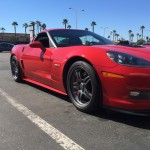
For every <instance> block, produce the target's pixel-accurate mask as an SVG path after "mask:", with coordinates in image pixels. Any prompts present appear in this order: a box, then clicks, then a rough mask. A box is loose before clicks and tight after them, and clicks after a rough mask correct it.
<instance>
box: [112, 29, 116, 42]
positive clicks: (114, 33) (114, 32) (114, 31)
mask: <svg viewBox="0 0 150 150" xmlns="http://www.w3.org/2000/svg"><path fill="white" fill-rule="evenodd" d="M116 32H117V31H116V30H113V32H112V33H113V41H114V40H115V35H116Z"/></svg>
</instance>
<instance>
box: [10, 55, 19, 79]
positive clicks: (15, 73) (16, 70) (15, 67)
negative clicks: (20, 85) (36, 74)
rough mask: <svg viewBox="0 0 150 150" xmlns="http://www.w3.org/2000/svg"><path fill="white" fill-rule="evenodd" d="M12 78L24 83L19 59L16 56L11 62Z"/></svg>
mask: <svg viewBox="0 0 150 150" xmlns="http://www.w3.org/2000/svg"><path fill="white" fill-rule="evenodd" d="M10 65H11V73H12V77H13V79H14V80H15V81H16V82H20V81H22V76H21V69H20V66H19V62H18V59H17V57H16V56H15V55H14V56H12V58H11V60H10Z"/></svg>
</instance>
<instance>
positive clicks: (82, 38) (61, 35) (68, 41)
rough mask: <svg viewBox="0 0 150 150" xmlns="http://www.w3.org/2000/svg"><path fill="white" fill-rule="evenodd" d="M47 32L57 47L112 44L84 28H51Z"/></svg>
mask: <svg viewBox="0 0 150 150" xmlns="http://www.w3.org/2000/svg"><path fill="white" fill-rule="evenodd" d="M49 34H50V36H51V37H52V39H53V41H54V43H55V44H56V46H57V47H66V46H81V45H82V46H91V45H110V44H114V43H113V42H112V41H110V40H108V39H106V38H104V37H102V36H100V35H98V34H95V33H93V32H90V31H84V30H71V29H66V30H51V31H49Z"/></svg>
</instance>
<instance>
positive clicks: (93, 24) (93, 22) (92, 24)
mask: <svg viewBox="0 0 150 150" xmlns="http://www.w3.org/2000/svg"><path fill="white" fill-rule="evenodd" d="M96 25H97V24H96V22H95V21H92V23H91V26H92V31H93V32H94V26H96Z"/></svg>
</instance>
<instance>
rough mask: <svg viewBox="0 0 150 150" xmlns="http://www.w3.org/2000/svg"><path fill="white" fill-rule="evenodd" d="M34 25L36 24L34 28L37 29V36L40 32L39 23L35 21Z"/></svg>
mask: <svg viewBox="0 0 150 150" xmlns="http://www.w3.org/2000/svg"><path fill="white" fill-rule="evenodd" d="M35 24H36V27H37V28H36V29H37V31H36V32H37V34H38V33H39V31H40V27H41V22H40V21H38V20H37V21H36V22H35Z"/></svg>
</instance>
